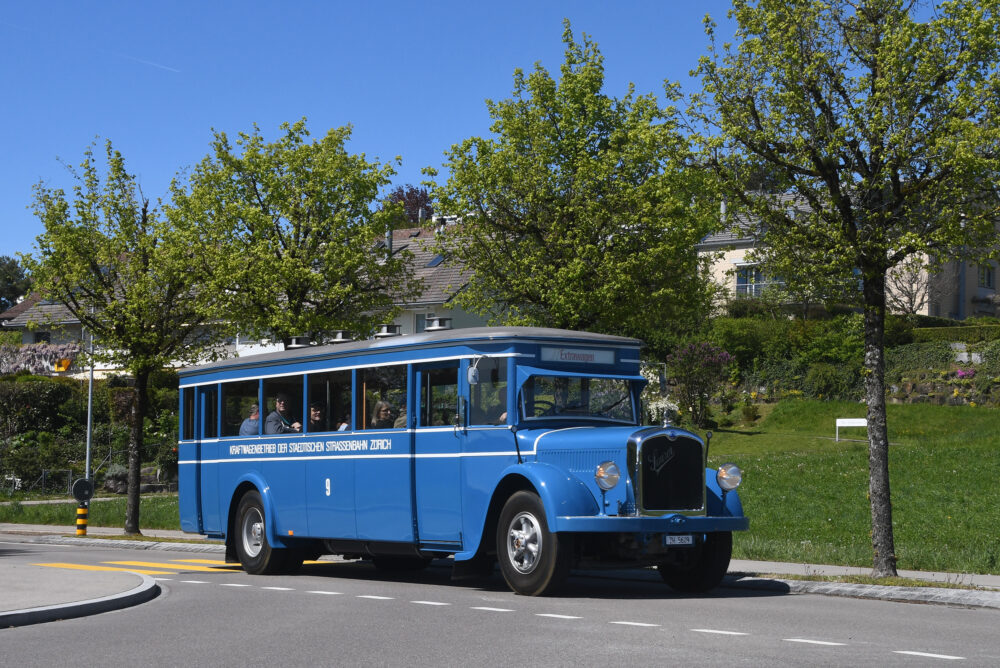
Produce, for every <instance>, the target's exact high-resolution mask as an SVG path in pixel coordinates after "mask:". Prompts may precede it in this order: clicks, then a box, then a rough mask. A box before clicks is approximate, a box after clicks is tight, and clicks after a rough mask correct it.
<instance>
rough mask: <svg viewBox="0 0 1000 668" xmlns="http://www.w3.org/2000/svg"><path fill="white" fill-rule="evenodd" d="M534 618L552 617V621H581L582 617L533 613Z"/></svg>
mask: <svg viewBox="0 0 1000 668" xmlns="http://www.w3.org/2000/svg"><path fill="white" fill-rule="evenodd" d="M535 617H552V618H554V619H583V617H574V616H573V615H554V614H552V613H549V612H538V613H535Z"/></svg>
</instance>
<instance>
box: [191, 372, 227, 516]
mask: <svg viewBox="0 0 1000 668" xmlns="http://www.w3.org/2000/svg"><path fill="white" fill-rule="evenodd" d="M197 393H198V394H197V400H196V401H197V405H198V410H197V413H196V415H195V433H196V437H197V438H198V440H199V447H198V451H199V457H198V464H197V466H198V469H199V473H198V478H199V479H200V483H201V521H202V526H201V531H202V533H219V532H221V531H222V529H223V527H222V520H221V518H220V516H219V465H218V463H217V462H218V461H219V387H218V385H202V386H199V387H198V388H197Z"/></svg>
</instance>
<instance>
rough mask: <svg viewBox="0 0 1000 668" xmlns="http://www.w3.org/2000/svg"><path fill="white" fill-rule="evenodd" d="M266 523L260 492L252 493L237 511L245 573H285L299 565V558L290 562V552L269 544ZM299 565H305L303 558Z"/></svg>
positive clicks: (237, 538)
mask: <svg viewBox="0 0 1000 668" xmlns="http://www.w3.org/2000/svg"><path fill="white" fill-rule="evenodd" d="M266 522H267V517H266V516H265V515H264V503H263V501H261V498H260V493H259V492H257V490H255V489H254V490H250V491H249V492H247V493H246V494H244V495H243V498H241V499H240V503H239V505H238V506H237V508H236V525H235V526H234V527H233V530H234V531H235V534H236V535H235V536H234V537H233V542H234V544H235V546H236V556H237V557H239V560H240V564H241V565H242V566H243V570H245V571H246V572H247V573H250V574H251V575H271V574H274V573H283V572H287V571H288V569H289V567H290V566H294V565H295V564H294V562H295V559H294V558H292V559H289V556H290V555H289V554H288V552H289V551H288V550H284V549H279V548H274V547H271V544H270V543H269V542H268V541H267V524H266ZM298 565H299V566H301V565H302V559H301V558H300V559H298Z"/></svg>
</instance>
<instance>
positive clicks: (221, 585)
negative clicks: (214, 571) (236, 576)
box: [219, 582, 253, 587]
mask: <svg viewBox="0 0 1000 668" xmlns="http://www.w3.org/2000/svg"><path fill="white" fill-rule="evenodd" d="M219 586H220V587H252V586H253V585H248V584H240V583H238V582H223V583H221V584H220V585H219Z"/></svg>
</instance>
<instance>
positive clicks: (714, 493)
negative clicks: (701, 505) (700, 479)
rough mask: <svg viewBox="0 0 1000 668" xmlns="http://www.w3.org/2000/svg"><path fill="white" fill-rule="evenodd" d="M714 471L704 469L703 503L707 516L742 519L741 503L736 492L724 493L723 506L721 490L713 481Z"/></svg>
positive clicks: (717, 483) (715, 481) (716, 482)
mask: <svg viewBox="0 0 1000 668" xmlns="http://www.w3.org/2000/svg"><path fill="white" fill-rule="evenodd" d="M715 473H716V470H715V469H705V487H706V490H705V491H706V494H705V501H706V505H707V506H708V508H707V510H708V514H709V515H711V516H715V517H743V502H742V501H740V495H739V493H738V492H737V491H736V490H733V491H731V492H726V495H725V505H723V496H722V488H721V487H719V482H718V480H716V479H715Z"/></svg>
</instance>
